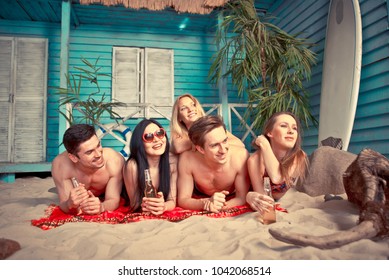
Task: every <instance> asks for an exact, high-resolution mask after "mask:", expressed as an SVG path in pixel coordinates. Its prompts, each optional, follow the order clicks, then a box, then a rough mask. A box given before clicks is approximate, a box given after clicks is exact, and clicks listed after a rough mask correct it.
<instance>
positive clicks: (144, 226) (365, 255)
mask: <svg viewBox="0 0 389 280" xmlns="http://www.w3.org/2000/svg"><path fill="white" fill-rule="evenodd" d="M343 197H344V198H345V197H346V196H345V195H343ZM51 203H57V195H56V193H55V188H54V183H53V181H52V178H46V179H40V178H35V177H33V178H19V179H17V180H16V182H15V183H8V184H7V183H0V238H1V237H2V238H9V239H13V240H16V241H18V242H19V243H20V245H21V247H22V249H21V250H19V251H17V252H16V253H14V254H13V255H12V256H10V257H9V258H8V259H12V260H40V259H42V260H67V259H70V260H109V259H112V260H121V259H123V260H124V259H137V260H158V259H162V260H173V259H178V260H206V259H213V260H222V259H236V260H255V259H268V260H287V259H296V260H305V259H326V260H328V259H343V260H360V259H372V260H375V259H388V258H389V239H384V240H382V239H381V240H376V241H372V240H366V239H365V240H361V241H358V242H354V243H352V244H348V245H345V246H343V247H341V248H337V249H331V250H320V249H316V248H313V247H306V248H305V247H299V246H293V245H289V244H286V243H283V242H280V241H278V240H275V239H274V238H273V237H272V236H271V235H270V234H269V233H268V228H269V227H282V228H285V230H290V231H295V232H308V233H312V234H317V235H322V234H327V233H332V232H334V231H338V230H345V229H348V228H350V227H352V226H353V225H355V224H356V223H357V221H358V209H357V208H356V207H355V206H354V205H352V204H350V203H349V202H348V201H347V200H333V201H328V202H324V199H323V196H320V197H315V198H313V197H310V196H308V195H306V194H304V193H300V192H297V191H295V190H290V191H288V193H287V194H286V195H285V196H284V197H283V198H282V200H281V201H280V203H281V206H282V207H284V208H287V209H288V211H289V213H281V212H277V219H278V222H277V223H275V224H272V225H268V226H265V225H262V224H261V223H259V222H258V221H257V219H256V214H255V213H247V214H243V215H240V216H237V217H233V218H220V219H215V218H210V217H205V216H202V217H199V216H194V217H190V218H188V219H186V220H184V221H181V222H178V223H172V222H168V221H161V220H153V221H141V222H135V223H132V224H118V225H107V224H98V223H87V222H82V223H68V224H65V225H62V226H60V227H58V228H55V229H51V230H48V231H44V230H42V229H40V228H38V227H34V226H32V225H31V224H30V221H31V219H38V218H41V217H43V215H44V210H45V209H46V208H47V206H48V205H49V204H51Z"/></svg>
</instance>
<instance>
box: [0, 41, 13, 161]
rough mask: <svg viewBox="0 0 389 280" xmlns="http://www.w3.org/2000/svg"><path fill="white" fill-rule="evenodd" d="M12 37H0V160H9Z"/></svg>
mask: <svg viewBox="0 0 389 280" xmlns="http://www.w3.org/2000/svg"><path fill="white" fill-rule="evenodd" d="M12 44H13V40H12V38H5V37H3V38H0V112H1V117H0V147H1V148H0V162H10V161H11V158H10V156H11V145H10V141H11V132H10V120H11V115H10V112H11V110H10V104H11V103H10V98H12V97H11V96H10V95H11V92H12V88H11V86H12V82H11V81H12V56H13V54H12V50H13V45H12Z"/></svg>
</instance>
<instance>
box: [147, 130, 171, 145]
mask: <svg viewBox="0 0 389 280" xmlns="http://www.w3.org/2000/svg"><path fill="white" fill-rule="evenodd" d="M165 135H166V132H165V130H164V129H163V128H160V129H159V130H157V131H155V132H154V133H145V134H143V137H142V138H143V141H144V142H146V143H151V142H153V141H154V136H155V137H157V138H158V139H163V138H164V137H165Z"/></svg>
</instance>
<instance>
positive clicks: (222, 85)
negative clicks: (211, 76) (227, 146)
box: [217, 12, 231, 131]
mask: <svg viewBox="0 0 389 280" xmlns="http://www.w3.org/2000/svg"><path fill="white" fill-rule="evenodd" d="M223 20H224V14H223V12H220V13H219V15H218V28H220V25H221V24H222V22H223ZM217 48H218V49H220V45H218V46H217ZM225 71H226V61H224V62H223V65H222V73H223V74H224V73H225ZM219 101H220V103H221V107H222V116H223V120H224V123H225V124H226V128H227V130H229V131H231V126H230V110H229V107H228V92H227V78H225V77H222V78H221V79H220V81H219Z"/></svg>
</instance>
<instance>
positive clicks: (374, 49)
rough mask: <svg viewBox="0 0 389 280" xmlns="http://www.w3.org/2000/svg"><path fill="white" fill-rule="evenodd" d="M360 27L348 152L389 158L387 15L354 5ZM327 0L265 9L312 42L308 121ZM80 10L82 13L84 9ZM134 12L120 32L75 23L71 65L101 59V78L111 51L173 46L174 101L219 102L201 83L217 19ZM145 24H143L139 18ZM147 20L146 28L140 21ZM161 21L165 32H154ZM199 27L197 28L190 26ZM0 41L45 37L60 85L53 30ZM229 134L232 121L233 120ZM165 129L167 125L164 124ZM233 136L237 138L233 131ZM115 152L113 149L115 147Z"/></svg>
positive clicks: (52, 124) (54, 137)
mask: <svg viewBox="0 0 389 280" xmlns="http://www.w3.org/2000/svg"><path fill="white" fill-rule="evenodd" d="M360 4H361V12H362V16H363V19H362V23H363V59H362V64H363V68H362V79H361V86H360V97H359V101H358V108H357V113H356V120H355V124H354V131H353V134H352V137H351V143H350V147H349V150H350V151H351V152H355V153H358V152H359V151H360V150H361V149H362V148H364V147H370V148H372V149H375V150H377V151H379V152H381V153H383V154H384V155H386V156H389V145H388V143H389V94H388V92H389V91H388V84H389V73H388V72H389V71H388V68H389V67H388V65H389V64H388V54H389V49H388V48H389V46H388V41H389V40H388V39H389V33H388V9H387V6H386V5H387V3H386V1H384V0H369V1H360ZM328 5H329V1H328V0H315V1H314V0H311V1H302V0H285V1H276V2H275V4H274V5H273V6H271V7H270V9H269V11H270V13H271V14H272V15H274V16H276V17H277V19H276V20H275V23H276V24H277V25H278V26H280V27H281V28H283V29H284V30H285V31H287V32H292V33H294V32H300V31H303V34H302V36H304V37H306V38H308V39H309V40H310V41H311V42H312V43H314V44H315V46H314V48H313V50H314V51H315V52H316V53H317V54H318V63H317V65H316V66H315V67H314V68H313V73H312V78H311V80H310V81H309V82H307V84H306V85H307V88H308V90H309V91H310V93H311V105H312V110H313V112H314V114H315V116H316V117H317V118H318V117H319V101H320V90H321V70H322V58H323V48H324V40H325V28H326V23H327V18H326V17H327V13H328ZM85 8H87V7H85ZM150 14H151V13H150V12H138V13H136V14H134V20H133V21H129V22H126V24H124V25H123V26H121V27H117V26H115V27H109V26H106V25H100V23H99V21H98V20H96V24H95V25H80V26H77V27H72V28H71V31H70V53H69V58H70V65H69V70H70V71H71V70H72V69H73V67H74V66H81V62H80V58H81V57H84V58H87V59H88V60H91V61H93V60H95V59H96V58H97V57H100V63H99V64H100V65H101V66H103V72H106V73H108V74H110V73H111V65H112V63H111V62H112V61H111V56H112V46H136V47H161V48H173V49H174V52H175V58H174V60H175V65H174V67H175V95H176V96H178V95H180V94H182V93H185V92H190V93H192V94H194V95H196V96H197V97H198V98H199V99H200V101H201V103H219V95H218V91H217V88H213V87H212V86H211V85H210V84H209V83H208V79H207V75H208V69H209V66H210V64H211V61H210V58H211V55H212V54H213V52H214V51H215V45H214V38H213V34H214V33H213V27H214V25H215V24H216V21H215V20H214V19H212V18H210V17H209V16H193V18H192V17H191V18H190V19H189V21H188V19H186V15H184V14H175V15H173V14H172V13H163V12H155V13H153V15H152V16H150ZM146 19H147V20H146ZM146 21H147V23H146ZM184 21H186V22H188V27H187V28H186V29H183V30H180V29H179V25H180V24H181V23H182V22H184ZM199 21H202V24H201V25H202V26H204V21H207V28H202V29H196V22H197V23H199ZM161 22H165V23H166V22H168V26H166V27H164V28H163V29H161V28H159V26H161ZM197 25H199V24H197ZM0 35H4V36H34V37H44V38H48V39H49V77H48V83H49V85H48V86H49V87H50V86H59V54H60V25H59V24H46V23H42V22H23V21H6V20H0ZM100 85H101V86H102V91H103V92H106V93H109V92H110V87H111V81H110V79H109V78H107V79H105V80H103V81H101V82H100ZM229 102H230V103H238V102H240V100H239V98H238V97H236V96H235V94H234V91H232V90H231V88H230V87H229ZM57 105H58V96H56V95H53V90H52V89H50V90H49V97H48V120H47V125H48V127H47V129H48V141H47V143H48V146H47V155H48V158H47V160H48V161H51V160H52V159H53V158H54V157H55V156H56V155H57V153H58V145H59V144H60V142H61V139H58V112H57ZM233 123H234V129H238V126H239V124H238V122H237V121H236V120H234V121H233ZM163 124H164V126H165V127H167V126H168V123H167V122H166V121H163ZM317 133H318V130H317V128H314V127H310V128H308V129H305V132H304V135H305V136H304V141H303V143H304V149H305V150H306V151H307V152H308V153H311V152H312V151H313V150H314V149H315V148H316V147H317ZM237 134H238V135H239V134H240V132H239V133H237ZM115 148H119V147H115Z"/></svg>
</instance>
